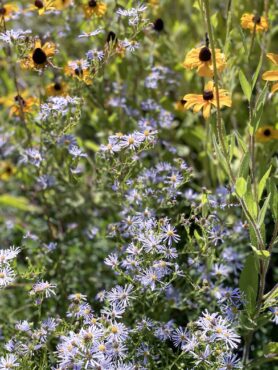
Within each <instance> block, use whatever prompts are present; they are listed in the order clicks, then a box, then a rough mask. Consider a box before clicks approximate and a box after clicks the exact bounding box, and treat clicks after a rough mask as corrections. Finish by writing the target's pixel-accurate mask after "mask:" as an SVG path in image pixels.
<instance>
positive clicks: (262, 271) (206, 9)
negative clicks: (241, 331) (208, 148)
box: [200, 0, 278, 366]
mask: <svg viewBox="0 0 278 370" xmlns="http://www.w3.org/2000/svg"><path fill="white" fill-rule="evenodd" d="M202 4H203V7H200V8H201V11H202V13H204V18H205V20H206V25H207V31H208V35H209V41H210V48H211V52H212V63H213V71H214V84H215V91H216V108H217V111H216V129H217V138H218V143H219V144H220V151H221V154H222V156H223V157H222V158H223V159H224V160H225V162H226V168H227V170H228V171H227V172H228V175H229V178H230V181H231V183H232V185H233V186H234V187H235V189H236V196H237V198H238V200H239V202H240V204H241V207H242V210H243V212H244V214H245V216H246V218H247V219H248V221H249V223H250V226H251V227H252V229H253V231H254V233H255V236H256V239H257V246H258V247H259V250H260V251H264V250H266V248H265V241H264V237H263V235H262V233H261V230H260V226H259V224H258V221H257V220H256V219H255V217H254V216H253V215H252V214H251V212H250V211H249V209H248V206H247V204H246V202H245V200H244V198H243V196H242V195H240V194H238V191H237V186H236V185H237V179H236V177H235V175H234V174H233V171H232V168H231V163H230V158H229V153H228V150H227V147H226V142H225V136H224V127H223V123H222V119H221V112H220V99H219V78H218V72H217V65H216V53H215V43H214V36H213V29H212V25H211V18H210V6H209V0H203V3H202ZM267 4H268V2H267ZM265 8H267V6H265ZM255 32H256V29H255V27H254V30H253V35H252V42H251V46H250V50H249V54H248V60H249V58H250V55H251V52H252V48H253V43H254V39H255ZM260 69H261V64H260V66H259V70H260ZM253 88H254V86H253ZM251 93H252V91H251ZM251 93H250V98H251ZM252 120H253V114H252V110H251V107H250V125H251V124H252ZM252 129H253V131H252V133H251V135H250V145H249V151H250V158H251V161H250V166H249V167H250V168H249V170H250V177H251V179H252V183H253V199H254V202H255V203H256V204H255V207H256V209H257V212H258V210H260V207H259V199H258V195H257V182H256V181H257V180H256V174H255V146H254V144H255V141H254V137H255V128H252ZM258 213H259V212H258ZM277 232H278V226H277V222H276V224H275V227H274V231H273V235H272V239H271V242H270V244H269V248H268V252H269V258H268V259H267V260H266V261H264V260H259V277H260V281H259V289H258V292H257V299H256V307H255V310H254V314H253V318H252V319H253V320H254V321H256V320H257V319H258V317H259V316H260V311H261V308H262V305H263V302H264V290H265V280H266V275H267V271H268V267H269V262H270V257H271V251H272V248H273V245H274V244H275V243H276V237H277ZM254 268H255V266H254ZM255 330H256V329H254V330H250V331H249V333H248V334H247V335H246V337H245V345H244V349H243V364H244V366H245V365H246V364H247V362H248V358H249V351H250V346H251V342H252V338H253V335H254V332H255Z"/></svg>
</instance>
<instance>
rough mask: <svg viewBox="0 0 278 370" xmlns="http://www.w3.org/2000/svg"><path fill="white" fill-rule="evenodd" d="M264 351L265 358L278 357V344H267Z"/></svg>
mask: <svg viewBox="0 0 278 370" xmlns="http://www.w3.org/2000/svg"><path fill="white" fill-rule="evenodd" d="M263 351H264V355H265V356H271V357H272V355H276V356H277V354H278V342H269V343H267V344H266V345H265V346H264V348H263Z"/></svg>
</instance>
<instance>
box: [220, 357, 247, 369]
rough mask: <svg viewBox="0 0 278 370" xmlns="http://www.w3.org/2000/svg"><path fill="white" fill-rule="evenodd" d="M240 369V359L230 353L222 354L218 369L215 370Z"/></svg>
mask: <svg viewBox="0 0 278 370" xmlns="http://www.w3.org/2000/svg"><path fill="white" fill-rule="evenodd" d="M232 369H242V365H241V363H240V359H239V358H238V357H237V356H236V355H233V354H232V353H229V354H224V355H223V356H222V358H221V362H220V367H219V368H218V369H217V370H232Z"/></svg>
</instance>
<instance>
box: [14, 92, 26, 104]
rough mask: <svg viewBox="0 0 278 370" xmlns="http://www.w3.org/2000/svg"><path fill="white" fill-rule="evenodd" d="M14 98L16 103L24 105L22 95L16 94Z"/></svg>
mask: <svg viewBox="0 0 278 370" xmlns="http://www.w3.org/2000/svg"><path fill="white" fill-rule="evenodd" d="M14 100H15V102H16V103H18V104H19V105H21V106H25V105H26V102H25V100H24V99H23V97H22V96H20V95H16V96H15V97H14Z"/></svg>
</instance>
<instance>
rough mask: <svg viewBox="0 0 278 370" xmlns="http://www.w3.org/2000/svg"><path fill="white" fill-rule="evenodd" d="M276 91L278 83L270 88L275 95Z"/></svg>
mask: <svg viewBox="0 0 278 370" xmlns="http://www.w3.org/2000/svg"><path fill="white" fill-rule="evenodd" d="M277 90H278V83H276V84H274V85H273V86H272V88H271V92H272V93H275V92H276V91H277Z"/></svg>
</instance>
